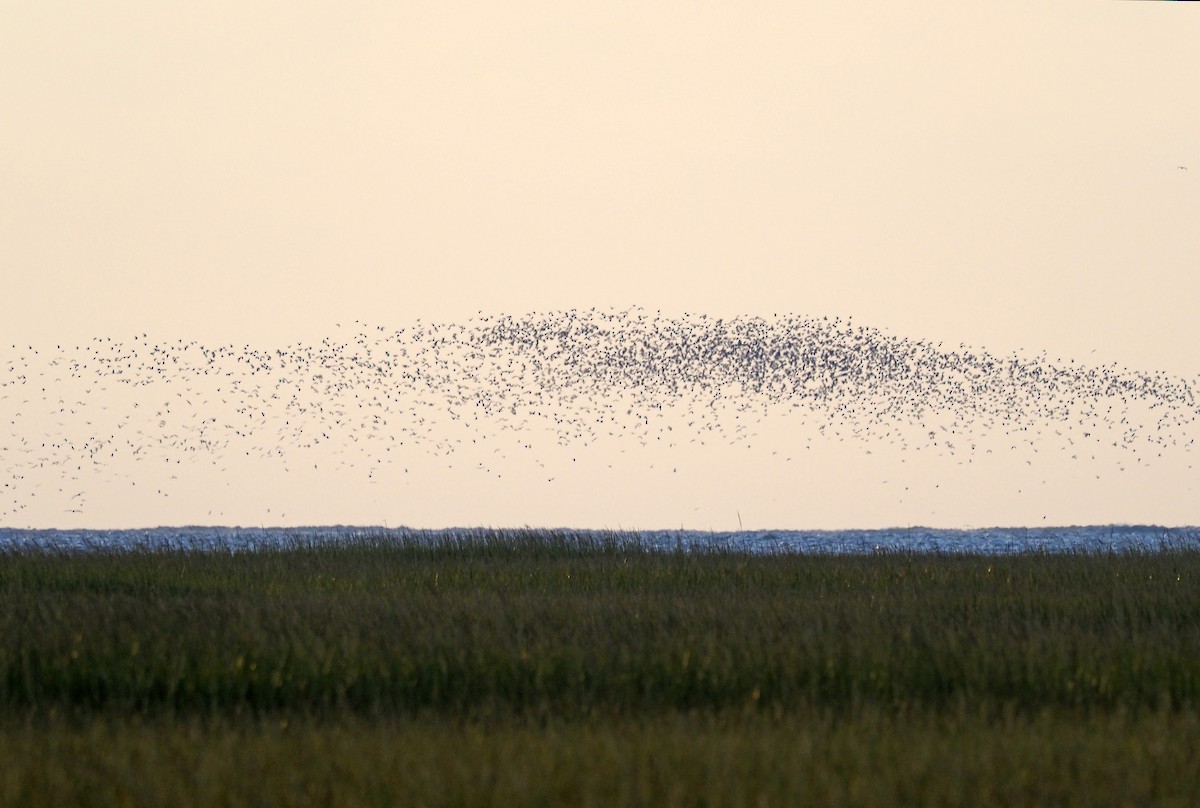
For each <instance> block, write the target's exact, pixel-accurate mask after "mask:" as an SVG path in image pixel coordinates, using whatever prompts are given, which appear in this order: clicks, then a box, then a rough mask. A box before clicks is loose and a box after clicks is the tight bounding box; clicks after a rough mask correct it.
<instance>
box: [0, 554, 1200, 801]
mask: <svg viewBox="0 0 1200 808" xmlns="http://www.w3.org/2000/svg"><path fill="white" fill-rule="evenodd" d="M1198 584H1200V550H1197V549H1195V548H1187V547H1180V548H1173V549H1165V550H1163V551H1160V552H1155V553H1131V554H1101V555H1084V554H1071V555H1049V554H1038V555H1018V556H998V557H983V556H938V555H907V554H877V555H871V556H800V555H784V556H753V555H748V554H739V553H734V552H709V553H681V552H651V551H648V550H645V549H643V548H641V547H640V546H638V545H636V544H635V543H634V542H633V540H632V539H631V537H627V536H626V537H622V536H612V537H609V538H607V539H603V540H593V539H589V538H587V537H584V536H577V535H570V534H547V533H536V532H526V533H505V534H499V533H496V534H485V533H474V534H464V536H463V537H462V538H461V540H459V541H456V542H451V543H447V544H444V545H439V546H435V547H432V546H428V545H422V544H420V543H419V542H417V541H416V540H414V539H413V538H411V537H405V536H403V535H389V536H379V537H377V538H375V539H369V540H363V541H357V542H353V543H344V544H341V545H337V546H313V545H309V546H296V547H293V548H289V549H285V550H275V551H262V552H247V553H235V554H229V553H203V552H196V551H190V552H189V551H171V552H150V551H135V552H107V553H88V554H75V555H65V554H54V553H40V552H9V553H7V554H4V555H0V760H4V761H5V765H4V767H3V769H2V774H0V804H4V805H21V804H29V805H51V804H63V803H64V802H66V803H83V804H97V805H100V804H105V805H109V804H111V805H153V804H164V803H170V804H196V805H201V804H230V805H233V804H246V805H250V804H266V803H278V804H296V805H301V804H312V803H313V802H317V803H328V804H338V805H358V804H371V805H376V804H377V805H387V804H496V805H503V804H513V803H514V802H517V803H524V804H548V805H549V804H559V803H561V802H563V801H566V802H568V803H575V804H595V805H619V804H679V805H695V804H712V805H728V804H747V805H749V804H770V805H776V804H780V805H782V804H789V805H790V804H797V802H798V801H799V802H808V803H810V804H811V803H817V804H837V803H840V802H846V804H877V805H885V804H913V803H923V804H939V805H962V804H978V803H980V802H995V803H1010V804H1011V803H1022V804H1079V805H1095V804H1131V805H1132V804H1146V803H1147V802H1151V803H1153V802H1157V803H1159V804H1172V803H1174V804H1180V805H1183V804H1188V803H1189V802H1190V797H1191V795H1192V794H1194V793H1200V763H1198V762H1197V761H1200V752H1198V750H1200V718H1198V715H1200V713H1198V711H1197V704H1198V703H1200V698H1198V697H1200V585H1198ZM64 761H66V762H64Z"/></svg>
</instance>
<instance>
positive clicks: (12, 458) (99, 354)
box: [0, 309, 1200, 524]
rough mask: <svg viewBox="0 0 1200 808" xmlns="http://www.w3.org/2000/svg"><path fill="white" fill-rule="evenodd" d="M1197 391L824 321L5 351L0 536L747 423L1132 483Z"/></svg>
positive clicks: (503, 321)
mask: <svg viewBox="0 0 1200 808" xmlns="http://www.w3.org/2000/svg"><path fill="white" fill-rule="evenodd" d="M1198 386H1200V380H1196V379H1186V378H1182V377H1178V376H1173V375H1170V374H1167V373H1159V372H1142V371H1137V370H1131V369H1127V368H1117V367H1116V366H1113V365H1110V366H1094V365H1085V364H1082V363H1079V362H1076V361H1074V360H1066V361H1064V360H1057V359H1056V360H1051V359H1049V358H1048V357H1047V356H1045V355H1040V356H1032V357H1030V356H1019V355H1016V354H1013V355H1008V356H999V355H993V354H991V353H989V352H987V351H984V350H976V349H971V348H969V347H968V346H965V345H959V346H956V347H952V348H950V347H946V346H944V345H942V344H941V343H932V342H927V341H922V340H914V339H904V338H900V337H895V336H891V335H888V334H886V333H884V332H882V331H879V330H876V329H873V328H868V327H864V326H860V325H855V324H853V323H851V322H847V321H843V320H838V319H829V318H811V317H799V316H792V317H775V318H771V319H763V318H757V317H738V318H733V319H717V318H712V317H708V316H704V315H685V316H682V317H667V316H663V315H661V314H656V313H653V312H648V311H644V310H640V309H631V310H625V311H598V310H595V309H592V310H584V311H580V310H572V311H565V312H555V313H544V314H530V315H526V316H520V317H514V316H486V315H484V314H482V313H481V314H480V315H478V316H477V317H476V318H474V319H472V320H470V321H469V322H466V323H461V324H434V323H419V322H418V323H415V324H412V325H409V326H407V327H404V328H386V327H383V326H368V325H366V324H363V323H357V322H356V323H355V324H354V325H353V326H347V327H344V328H343V327H341V326H338V328H337V331H336V333H335V334H334V335H333V336H330V337H327V338H325V339H322V340H320V341H319V342H314V343H311V344H291V345H287V346H284V347H277V348H269V349H268V348H255V347H253V346H250V345H242V346H240V347H235V346H210V345H204V344H201V343H199V342H195V341H190V342H187V341H183V340H175V341H158V340H155V339H152V338H151V337H150V336H148V335H146V334H142V335H139V336H137V337H134V338H132V339H125V340H114V339H111V338H95V339H93V340H91V341H90V342H88V343H86V344H82V345H75V346H62V345H55V346H32V345H30V346H19V345H7V346H0V419H2V420H0V486H2V487H0V524H3V522H4V521H12V520H16V519H18V518H19V517H20V515H21V514H22V512H23V511H25V510H26V509H27V508H29V506H30V504H31V503H32V502H34V501H36V498H37V497H39V496H40V497H56V498H57V499H56V501H58V502H60V503H61V508H62V511H63V512H67V513H86V508H87V501H88V490H87V485H88V481H89V480H91V479H95V476H94V475H96V474H101V475H103V474H108V475H110V476H112V477H114V478H121V479H128V481H129V484H130V485H136V484H137V483H138V482H139V475H138V469H139V468H151V467H157V468H159V469H161V468H163V467H164V466H174V467H178V473H180V474H182V473H184V469H185V468H186V466H187V464H191V463H194V462H197V461H202V462H204V463H206V464H209V465H211V466H215V467H216V468H217V469H220V468H222V467H224V466H225V465H227V464H229V463H232V462H234V460H236V461H237V462H239V463H243V462H246V461H247V460H250V461H251V462H260V461H261V462H272V463H280V464H284V465H285V466H286V465H288V464H293V465H298V464H305V467H306V468H307V467H311V466H314V465H315V466H317V467H318V468H317V469H316V471H317V472H318V473H319V472H320V465H321V463H322V462H327V461H328V458H330V457H337V458H338V460H337V462H338V463H339V464H341V465H342V466H346V467H349V468H351V469H356V470H360V471H361V472H362V474H363V476H364V478H371V477H373V476H374V475H375V474H376V472H377V471H378V470H379V469H380V468H381V467H382V466H383V465H384V464H389V465H390V464H400V465H403V464H404V463H405V462H406V458H410V457H414V456H417V455H420V456H422V457H424V458H426V459H428V458H430V457H432V458H450V457H452V456H454V455H455V453H457V452H460V451H461V450H463V449H464V448H466V447H473V448H474V454H473V455H472V456H473V457H474V456H476V455H479V454H480V452H479V447H480V446H481V445H486V446H488V447H489V448H490V451H489V452H488V453H487V455H486V459H483V460H480V461H479V462H478V463H477V464H476V465H477V467H478V468H479V470H480V471H481V472H483V473H488V474H497V475H498V474H503V473H504V470H505V467H506V463H507V462H508V459H509V455H510V454H511V453H512V452H513V451H514V449H515V448H516V447H519V446H524V447H525V448H528V449H531V448H532V447H533V443H532V442H531V441H530V440H528V439H529V438H530V437H531V436H533V435H535V434H536V435H539V436H542V437H544V436H545V435H546V433H549V435H551V436H552V438H553V440H554V441H555V442H556V443H558V444H560V445H562V446H566V447H571V446H576V445H580V444H591V443H594V442H605V441H627V442H628V443H627V444H626V445H628V446H629V447H631V448H636V447H638V446H646V445H649V444H651V443H654V444H656V445H657V446H665V447H676V446H683V445H685V444H697V445H700V446H702V445H705V444H706V443H708V442H726V443H737V442H739V441H741V442H748V441H750V440H751V439H752V438H753V437H754V431H753V430H754V427H755V424H756V423H762V422H763V420H764V419H776V418H779V419H784V418H791V419H794V422H795V423H797V424H801V423H802V424H807V425H809V426H812V427H813V428H814V429H815V430H816V433H817V434H819V435H821V436H825V437H829V436H834V435H835V436H836V437H837V438H838V439H840V440H846V439H849V440H850V441H851V443H858V444H860V445H861V447H862V448H864V449H865V450H867V451H870V450H871V448H872V447H873V446H874V445H876V444H880V443H887V444H890V445H892V446H894V447H896V448H898V449H899V450H901V451H905V450H907V451H936V452H939V453H948V454H956V455H959V456H962V457H966V458H970V457H971V456H972V455H973V454H974V453H977V452H984V451H992V448H991V447H993V446H996V445H1001V444H1004V443H1009V442H1011V443H1012V444H1013V448H1016V445H1017V443H1018V442H1022V443H1023V444H1024V445H1026V446H1029V447H1034V448H1035V449H1036V448H1037V447H1039V446H1044V445H1054V446H1056V447H1057V448H1059V449H1061V450H1062V451H1063V452H1067V453H1068V454H1069V456H1071V457H1073V458H1078V457H1082V456H1084V455H1085V453H1088V452H1093V451H1094V450H1095V449H1097V448H1103V449H1104V450H1105V451H1110V450H1114V449H1115V450H1117V451H1118V452H1120V453H1125V454H1127V456H1128V457H1129V458H1132V459H1131V460H1130V462H1137V463H1150V462H1153V460H1154V458H1155V457H1158V456H1161V455H1162V454H1163V453H1165V452H1177V451H1188V450H1190V449H1191V448H1193V447H1194V445H1195V437H1194V436H1195V434H1196V432H1197V418H1198V416H1200V401H1197V392H1198V391H1197V387H1198ZM810 432H811V430H810ZM805 435H806V437H804V438H803V440H806V441H810V440H812V434H810V433H809V432H806V433H805ZM798 440H800V439H799V438H798ZM985 447H987V448H985ZM773 448H774V449H776V450H778V451H783V452H793V451H794V450H795V449H796V448H798V447H796V446H774V447H773ZM1089 456H1090V455H1089ZM47 472H49V473H47ZM172 476H174V475H172ZM47 479H50V480H52V481H54V482H50V483H48V482H46V480H47ZM152 484H153V483H152ZM48 486H51V487H53V488H54V489H55V490H54V491H49V490H46V489H47V487H48ZM156 493H159V494H162V495H166V492H165V491H163V490H162V489H158V490H157V492H156Z"/></svg>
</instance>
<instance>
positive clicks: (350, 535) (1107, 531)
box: [0, 525, 1200, 554]
mask: <svg viewBox="0 0 1200 808" xmlns="http://www.w3.org/2000/svg"><path fill="white" fill-rule="evenodd" d="M536 532H539V533H544V532H548V531H536ZM488 533H489V531H486V530H483V529H463V528H451V529H445V530H417V529H409V528H399V529H388V528H382V527H349V526H343V525H337V526H331V527H287V528H275V527H264V528H245V527H158V528H150V529H142V530H13V529H0V551H3V550H13V549H21V548H26V549H34V548H37V549H44V550H54V551H70V552H87V551H95V550H131V549H151V550H166V549H202V550H209V551H221V552H231V551H248V550H258V549H270V548H275V547H286V546H289V545H294V544H296V543H303V544H321V543H331V544H336V543H338V542H344V541H352V540H355V539H361V538H368V537H374V536H381V535H393V536H407V537H413V538H418V539H422V540H427V541H429V542H431V543H436V542H439V541H452V540H455V539H464V538H480V537H484V536H486V535H488ZM570 533H571V534H572V535H577V536H584V537H587V536H594V537H596V538H602V537H604V536H608V535H612V533H611V532H609V531H599V530H597V531H587V530H583V531H579V530H572V531H570ZM619 535H621V536H623V537H627V538H634V537H636V538H637V539H638V540H640V541H641V542H643V543H644V544H646V545H648V546H650V547H655V548H660V549H675V548H682V549H684V550H703V549H706V548H726V549H735V550H741V551H746V552H752V553H768V554H769V553H831V554H867V553H875V552H885V551H890V552H938V553H980V554H1011V553H1027V552H1045V553H1068V552H1085V553H1096V552H1128V551H1143V552H1152V551H1156V550H1161V549H1164V548H1171V547H1192V548H1196V547H1200V527H1176V528H1164V527H1156V526H1150V525H1104V526H1082V527H1081V526H1074V527H1045V528H1001V527H994V528H979V529H969V530H952V529H940V528H928V527H909V528H893V529H883V530H745V531H731V532H709V531H698V530H682V531H681V530H651V531H641V532H638V533H636V534H634V533H627V534H619Z"/></svg>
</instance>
